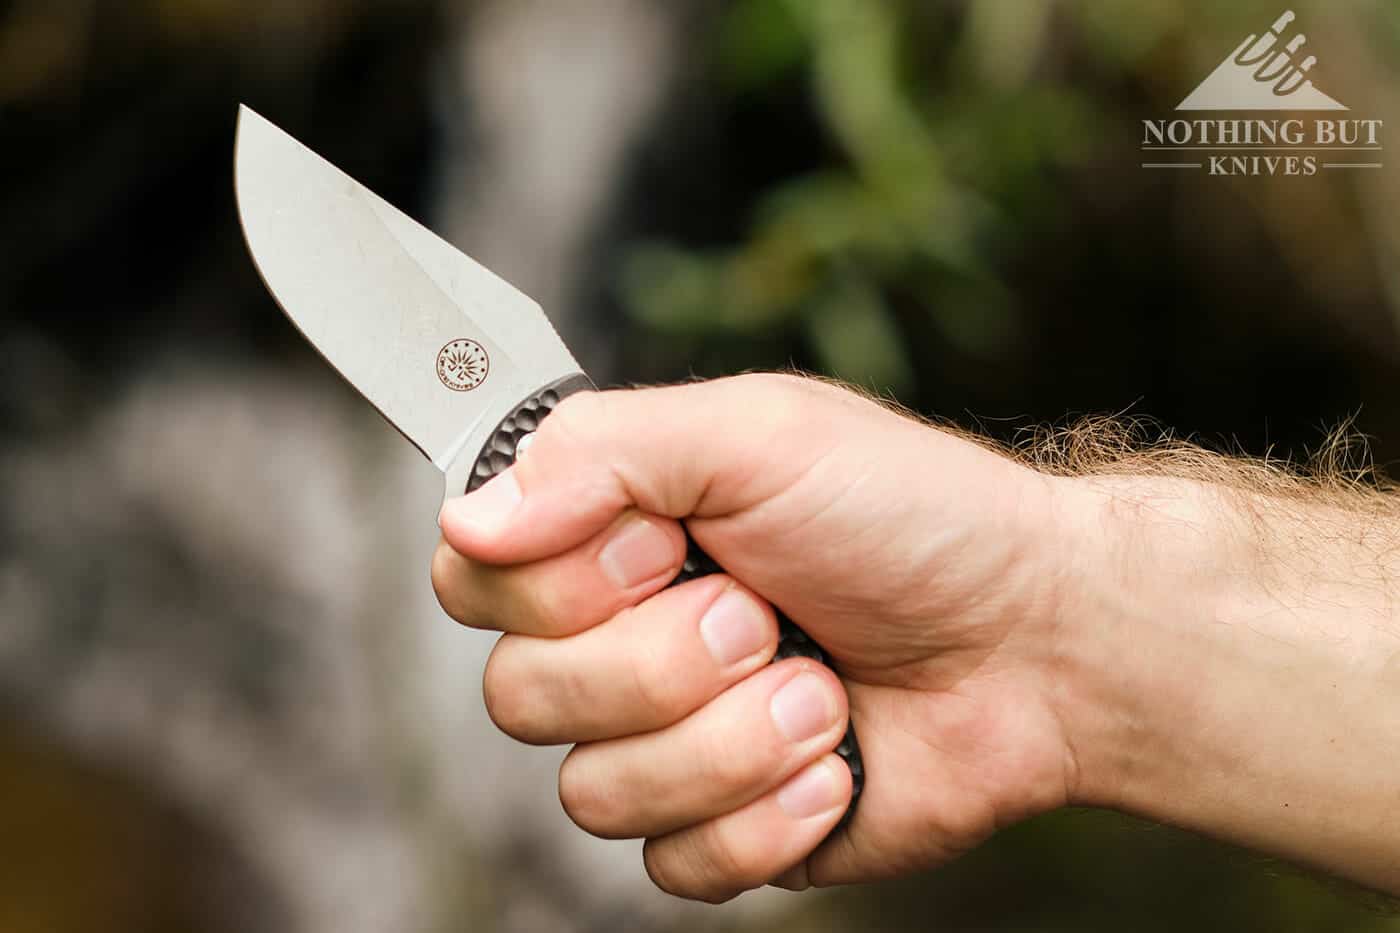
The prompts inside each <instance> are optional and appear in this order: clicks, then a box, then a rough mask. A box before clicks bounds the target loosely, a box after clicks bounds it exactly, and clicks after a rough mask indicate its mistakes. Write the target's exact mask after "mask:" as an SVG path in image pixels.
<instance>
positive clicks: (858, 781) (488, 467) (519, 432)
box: [467, 374, 865, 826]
mask: <svg viewBox="0 0 1400 933" xmlns="http://www.w3.org/2000/svg"><path fill="white" fill-rule="evenodd" d="M591 389H593V383H592V382H590V381H589V379H588V377H587V376H584V375H581V374H580V375H574V376H568V377H566V378H564V379H561V380H559V381H558V382H555V383H553V384H551V385H548V386H546V387H544V388H543V389H541V390H540V391H538V392H536V393H535V394H534V395H532V396H530V397H529V398H527V399H526V400H525V401H523V402H521V403H520V404H519V405H518V406H516V408H515V410H514V411H512V412H511V413H510V414H509V415H507V416H506V417H505V418H504V419H503V420H502V421H501V423H500V425H499V426H498V427H497V428H496V430H495V431H494V432H493V433H492V434H491V437H490V438H488V439H487V441H486V444H485V446H484V447H483V448H482V451H481V455H480V456H479V457H477V460H476V464H475V466H474V467H473V468H472V473H471V479H470V480H469V481H468V482H467V492H472V491H474V490H477V489H480V488H481V487H482V486H483V485H485V484H486V482H487V480H489V479H491V478H492V477H494V476H495V475H496V474H498V473H501V472H502V471H504V470H506V469H508V468H509V467H510V466H511V464H513V463H515V458H516V454H517V453H518V452H519V449H520V442H521V441H522V440H523V439H524V438H526V437H528V436H530V435H531V434H533V433H534V432H535V431H536V429H538V428H539V426H540V422H541V421H543V420H544V419H545V418H546V417H547V416H548V415H549V413H550V412H552V411H553V410H554V408H555V406H557V405H558V404H559V402H560V401H561V400H562V399H564V398H566V397H568V396H570V395H573V394H574V393H575V392H583V391H588V390H591ZM686 548H687V550H686V556H685V564H684V566H683V567H682V568H681V572H680V574H679V575H678V576H677V577H676V579H675V580H673V581H671V584H670V585H671V586H677V585H679V584H681V583H684V582H686V581H687V580H693V579H695V578H696V577H703V576H708V575H709V574H712V573H721V572H722V569H721V567H720V566H719V564H717V563H715V562H714V560H713V559H712V558H711V557H710V556H709V555H708V554H706V553H705V552H704V551H702V550H700V546H699V545H698V544H696V543H695V540H694V539H693V538H691V537H690V532H689V531H687V532H686ZM778 632H779V638H778V653H777V654H776V655H774V657H773V660H774V661H781V660H783V659H784V658H791V657H796V656H798V655H801V656H802V657H805V658H811V659H812V660H814V661H818V662H820V663H822V664H825V665H827V666H828V667H830V663H829V662H828V661H827V657H826V652H824V651H822V649H821V646H820V645H818V644H817V643H816V642H814V641H812V639H810V638H808V637H807V633H806V632H804V631H802V629H800V628H798V627H797V625H795V624H794V623H793V621H792V620H791V619H789V618H788V617H787V616H786V615H784V614H783V613H782V612H779V613H778ZM836 754H837V755H840V756H841V760H842V761H844V762H846V766H847V767H849V768H850V769H851V784H852V791H851V805H850V806H849V807H848V808H847V809H846V814H845V816H843V817H842V818H841V824H840V825H843V826H844V825H845V824H846V822H847V821H849V820H850V818H851V815H852V814H853V813H855V809H856V802H857V801H858V800H860V794H861V791H862V790H864V788H865V768H864V766H863V765H862V764H861V758H860V746H859V745H858V744H857V743H856V733H855V728H854V726H853V725H852V724H850V723H847V724H846V735H845V738H843V739H842V740H841V744H840V745H838V746H836Z"/></svg>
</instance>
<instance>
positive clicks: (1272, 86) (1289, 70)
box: [1176, 10, 1349, 110]
mask: <svg viewBox="0 0 1400 933" xmlns="http://www.w3.org/2000/svg"><path fill="white" fill-rule="evenodd" d="M1294 19H1296V17H1295V16H1294V14H1293V11H1292V10H1289V11H1288V12H1286V13H1284V14H1283V15H1282V16H1280V17H1279V18H1278V21H1277V22H1275V23H1274V25H1273V28H1272V29H1270V30H1269V31H1268V32H1267V33H1265V34H1264V35H1262V36H1250V37H1249V38H1248V39H1245V40H1244V41H1243V42H1241V43H1240V46H1239V48H1237V49H1235V51H1234V52H1232V53H1231V54H1230V56H1229V57H1228V58H1226V59H1225V61H1223V62H1221V63H1220V67H1218V68H1216V69H1215V70H1214V71H1213V72H1211V73H1210V77H1208V78H1206V79H1205V80H1204V81H1202V82H1201V83H1200V86H1199V87H1197V88H1196V89H1195V90H1194V91H1192V92H1191V93H1190V94H1188V95H1187V96H1186V99H1185V100H1183V101H1182V102H1181V103H1180V104H1179V105H1177V108H1176V109H1177V110H1347V109H1349V108H1347V107H1346V106H1344V105H1343V104H1340V103H1338V102H1337V101H1335V100H1333V99H1332V98H1331V97H1328V96H1327V95H1326V94H1324V93H1322V92H1321V91H1319V90H1318V89H1317V88H1316V87H1314V86H1313V83H1312V81H1310V80H1308V78H1307V73H1308V72H1309V71H1311V70H1312V67H1313V66H1314V65H1316V64H1317V57H1316V56H1315V55H1309V56H1308V57H1307V58H1304V59H1303V60H1302V61H1299V60H1298V57H1297V56H1298V53H1299V51H1300V50H1301V49H1302V48H1303V46H1305V45H1307V42H1308V37H1307V36H1305V35H1303V34H1302V33H1299V34H1298V35H1297V36H1295V37H1294V38H1293V39H1292V40H1291V41H1289V42H1288V43H1287V44H1286V45H1285V44H1283V43H1284V30H1286V29H1287V28H1288V27H1289V25H1290V24H1291V23H1292V22H1293V20H1294Z"/></svg>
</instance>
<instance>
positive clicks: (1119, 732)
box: [1056, 477, 1400, 891]
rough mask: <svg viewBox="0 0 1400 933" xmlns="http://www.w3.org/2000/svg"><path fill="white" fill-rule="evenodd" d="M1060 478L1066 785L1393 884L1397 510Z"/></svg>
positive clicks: (1151, 481) (1399, 685)
mask: <svg viewBox="0 0 1400 933" xmlns="http://www.w3.org/2000/svg"><path fill="white" fill-rule="evenodd" d="M1063 496H1064V497H1065V501H1064V504H1063V506H1062V512H1063V518H1064V520H1065V521H1067V522H1071V521H1076V520H1077V521H1079V522H1080V523H1081V524H1080V525H1079V526H1078V527H1076V528H1073V529H1071V533H1072V534H1074V535H1076V536H1077V537H1076V538H1075V540H1079V541H1083V542H1087V543H1086V544H1085V545H1084V551H1082V552H1081V553H1079V554H1075V555H1073V557H1072V560H1073V569H1074V572H1073V573H1072V574H1071V575H1070V576H1071V579H1073V580H1074V581H1075V582H1074V584H1073V585H1072V586H1070V587H1068V588H1067V591H1066V592H1067V598H1066V600H1065V602H1064V604H1063V609H1062V611H1063V614H1064V617H1063V622H1062V626H1061V628H1062V633H1063V639H1062V641H1061V643H1060V646H1059V651H1058V654H1057V657H1058V659H1059V663H1060V667H1061V672H1060V673H1061V676H1060V677H1059V678H1058V679H1057V681H1056V684H1057V689H1058V692H1057V694H1056V696H1057V700H1058V701H1059V703H1060V716H1061V721H1062V722H1063V723H1064V724H1065V734H1066V741H1067V742H1068V743H1069V745H1070V748H1071V750H1072V754H1073V757H1074V761H1075V762H1076V774H1077V778H1078V779H1077V781H1076V786H1075V787H1073V788H1072V789H1071V793H1070V801H1071V803H1075V804H1080V805H1089V806H1102V807H1110V808H1113V809H1118V810H1122V811H1124V812H1128V813H1132V814H1135V815H1138V816H1142V817H1146V818H1148V819H1153V820H1157V821H1159V822H1167V823H1172V824H1175V825H1179V826H1182V827H1185V828H1189V829H1195V830H1197V831H1201V832H1205V833H1208V834H1210V835H1214V836H1217V837H1220V838H1224V839H1227V840H1230V841H1233V842H1237V843H1240V844H1243V845H1245V846H1248V847H1250V848H1254V849H1258V850H1261V851H1264V852H1269V853H1272V854H1275V855H1280V856H1283V857H1285V858H1289V859H1292V860H1294V861H1297V862H1300V863H1304V864H1311V865H1314V866H1317V867H1321V868H1323V869H1325V870H1328V871H1332V872H1335V873H1339V874H1343V875H1345V876H1347V877H1350V878H1352V879H1354V880H1357V881H1360V882H1362V883H1363V884H1367V885H1370V886H1372V887H1376V888H1380V889H1385V890H1390V891H1400V858H1397V854H1396V850H1395V846H1394V844H1393V840H1394V839H1395V838H1396V835H1395V834H1396V833H1397V832H1400V803H1397V802H1396V801H1397V800H1400V796H1397V792H1398V791H1400V782H1398V781H1397V779H1396V778H1395V777H1394V776H1393V771H1394V768H1393V754H1394V749H1395V748H1397V747H1400V714H1397V713H1395V712H1394V710H1396V709H1400V679H1397V678H1396V676H1395V668H1394V661H1393V659H1394V658H1395V657H1396V653H1395V643H1396V641H1397V640H1400V625H1397V609H1396V605H1397V599H1396V596H1397V594H1396V592H1395V589H1394V584H1393V582H1392V581H1394V580H1396V579H1400V576H1398V574H1400V558H1397V557H1396V552H1395V550H1394V548H1393V547H1392V546H1390V545H1389V544H1386V545H1385V546H1383V547H1378V546H1377V542H1376V540H1372V539H1373V538H1376V539H1380V540H1383V541H1385V542H1389V541H1390V538H1389V533H1390V532H1389V526H1388V521H1385V520H1381V518H1378V516H1377V515H1374V514H1370V513H1367V512H1365V511H1363V510H1357V509H1356V508H1355V507H1352V508H1346V507H1344V506H1343V505H1340V504H1338V503H1337V502H1331V503H1329V502H1328V501H1327V500H1325V499H1324V498H1322V497H1316V498H1314V499H1311V500H1308V499H1304V498H1301V497H1295V498H1293V499H1281V498H1271V497H1268V496H1266V495H1263V494H1259V493H1253V492H1249V491H1243V490H1238V489H1229V488H1226V487H1224V486H1212V485H1210V484H1206V483H1201V482H1196V481H1190V480H1180V479H1170V478H1140V477H1138V478H1133V477H1115V478H1095V479H1084V480H1078V481H1071V482H1069V483H1066V484H1065V486H1064V492H1063ZM1076 516H1077V518H1076ZM1085 523H1087V525H1088V527H1085Z"/></svg>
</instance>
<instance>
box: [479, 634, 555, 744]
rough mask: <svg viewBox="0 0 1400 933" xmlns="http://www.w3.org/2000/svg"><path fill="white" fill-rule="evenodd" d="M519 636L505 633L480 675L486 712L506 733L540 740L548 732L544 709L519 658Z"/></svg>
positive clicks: (523, 739) (535, 741)
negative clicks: (517, 659) (517, 652)
mask: <svg viewBox="0 0 1400 933" xmlns="http://www.w3.org/2000/svg"><path fill="white" fill-rule="evenodd" d="M516 644H517V642H516V637H515V636H512V635H503V636H501V638H500V640H499V641H497V642H496V647H495V648H494V649H493V650H492V651H491V656H490V657H489V658H487V660H486V671H485V672H484V673H483V674H482V678H481V693H482V699H483V700H484V701H485V703H486V714H487V715H488V716H490V717H491V721H492V722H493V723H495V724H496V728H498V729H500V730H501V731H502V732H504V733H505V734H506V735H508V736H510V737H511V738H513V739H516V740H517V741H520V742H525V743H528V744H541V743H543V742H545V741H547V740H548V738H549V736H548V734H547V730H546V728H545V725H544V722H543V712H544V711H543V709H542V707H541V705H540V703H539V702H538V701H537V700H536V697H538V696H539V695H540V691H538V690H535V689H532V685H531V683H530V680H529V678H528V676H526V674H525V673H524V672H523V671H522V670H521V669H520V665H519V663H518V662H517V661H516V658H515V655H516V651H515V648H516Z"/></svg>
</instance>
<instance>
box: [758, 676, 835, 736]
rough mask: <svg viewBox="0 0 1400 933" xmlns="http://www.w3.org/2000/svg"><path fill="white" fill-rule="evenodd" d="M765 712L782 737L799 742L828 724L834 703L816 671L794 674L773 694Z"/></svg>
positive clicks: (833, 711) (833, 710)
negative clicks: (794, 675)
mask: <svg viewBox="0 0 1400 933" xmlns="http://www.w3.org/2000/svg"><path fill="white" fill-rule="evenodd" d="M768 712H769V715H771V716H772V717H773V725H775V726H777V727H778V731H779V732H781V733H782V734H783V737H784V738H786V739H787V740H788V741H789V742H802V741H805V740H807V739H810V738H811V737H812V736H814V735H816V734H817V733H819V732H821V731H822V730H824V729H827V728H828V727H830V726H831V725H832V722H833V720H835V719H836V704H835V703H834V702H832V699H831V691H830V689H829V688H828V687H827V685H826V681H824V680H822V679H821V678H820V677H818V676H817V675H816V674H798V675H797V676H796V677H794V678H793V679H792V680H790V681H788V682H787V683H786V684H785V685H784V686H783V688H782V689H781V690H779V691H778V692H777V693H775V694H773V699H772V701H771V702H770V703H769V704H768Z"/></svg>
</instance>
